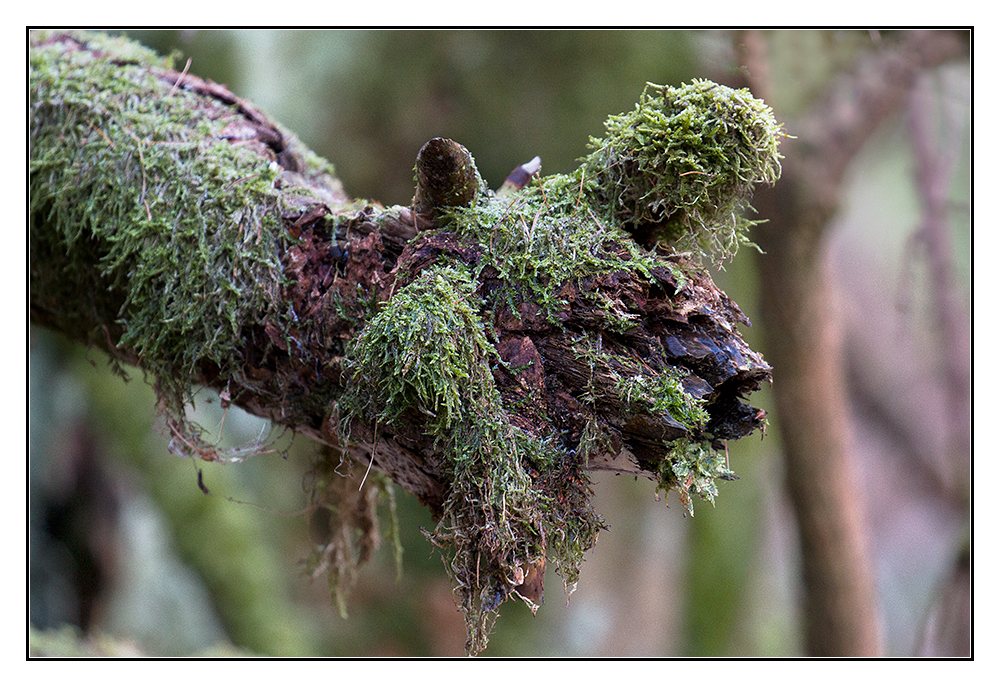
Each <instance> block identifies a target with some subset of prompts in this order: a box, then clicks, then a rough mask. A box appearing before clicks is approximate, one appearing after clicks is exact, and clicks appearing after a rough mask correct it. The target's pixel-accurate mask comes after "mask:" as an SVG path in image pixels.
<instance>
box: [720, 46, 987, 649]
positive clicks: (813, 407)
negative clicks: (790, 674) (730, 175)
mask: <svg viewBox="0 0 1000 687" xmlns="http://www.w3.org/2000/svg"><path fill="white" fill-rule="evenodd" d="M888 42H889V41H887V43H888ZM739 44H740V48H741V49H742V54H741V59H742V61H743V64H745V65H746V67H747V74H748V75H749V81H750V86H751V89H752V90H753V91H754V93H755V94H756V95H758V97H764V98H767V97H768V91H769V88H770V84H769V83H768V81H767V73H768V69H767V58H766V50H767V48H766V38H765V37H764V36H763V35H762V34H760V33H757V32H748V33H744V34H741V35H740V36H739ZM966 54H967V46H966V45H964V43H963V40H962V37H961V35H956V34H955V33H952V32H911V33H907V34H904V35H903V36H901V37H899V40H893V41H892V42H891V44H889V45H886V46H885V48H884V49H881V50H874V51H872V53H871V54H869V55H867V56H866V57H865V58H864V59H863V60H861V61H860V62H859V64H858V65H857V67H856V69H855V71H854V72H853V73H851V74H845V75H843V76H842V77H841V78H839V79H836V80H835V81H834V82H833V83H832V85H831V88H830V90H829V92H828V93H827V95H826V97H824V98H821V99H820V101H819V102H818V103H817V104H816V105H815V106H814V107H813V108H812V109H811V111H810V112H809V113H808V114H807V115H806V116H803V117H801V118H800V119H799V120H797V121H787V120H786V126H787V128H788V131H789V132H790V133H792V134H793V135H796V136H797V137H798V138H797V139H793V140H790V141H789V142H788V143H787V144H786V145H785V146H784V147H783V153H784V155H785V160H784V162H783V168H784V173H783V178H782V180H781V182H779V183H778V184H777V185H775V187H774V188H772V189H767V188H765V189H762V191H761V193H759V194H758V195H757V196H756V197H755V200H754V205H755V207H756V208H757V209H758V210H759V211H760V213H761V215H762V216H764V217H767V218H768V220H769V221H768V223H767V224H766V225H764V226H763V227H762V228H761V230H760V231H759V232H758V233H757V235H756V238H757V242H758V243H759V245H760V246H761V248H762V249H763V251H764V253H763V255H761V256H760V258H759V274H760V279H761V292H760V303H761V305H760V307H761V314H762V317H763V318H764V320H765V323H766V330H765V331H766V335H767V342H766V348H767V353H768V357H769V359H770V360H771V361H772V362H773V364H774V366H775V374H774V380H775V384H774V395H775V402H776V404H777V409H778V413H779V416H780V418H781V431H782V436H783V440H784V449H785V486H786V490H787V492H788V495H789V498H790V501H791V504H792V507H793V511H794V513H795V518H796V521H797V523H798V528H799V542H800V546H801V551H802V575H803V582H804V589H805V608H804V622H805V629H806V648H807V651H808V653H809V654H810V655H813V656H865V655H877V654H878V653H879V651H880V639H879V632H878V620H877V616H876V603H875V593H874V581H873V579H872V577H873V571H872V569H871V564H870V560H869V553H868V551H867V550H866V546H867V544H866V538H865V532H864V527H863V518H862V515H861V511H860V503H859V498H858V490H857V486H856V484H855V482H854V476H853V474H852V469H851V460H850V440H851V439H850V426H849V422H848V411H847V400H846V392H845V384H844V374H843V361H842V357H841V333H840V325H839V323H838V321H837V318H836V315H835V313H836V304H835V303H834V301H833V298H832V290H831V288H830V283H829V279H830V275H829V273H828V271H827V267H826V265H827V262H826V260H825V246H826V241H825V232H826V230H827V228H828V226H829V224H830V221H831V219H832V218H833V215H834V213H835V212H836V210H837V206H838V203H839V201H840V195H841V182H842V180H843V177H844V173H845V170H846V169H847V166H848V164H849V163H850V161H851V160H852V158H853V157H854V155H855V154H856V153H857V152H858V150H859V149H860V148H861V146H862V145H863V144H864V143H865V142H866V141H867V140H868V138H869V137H870V136H871V134H872V133H874V132H875V130H876V129H877V128H878V126H879V125H880V124H881V123H882V122H884V121H886V119H887V118H888V117H890V116H892V115H893V114H895V113H897V112H899V111H900V109H901V108H902V107H903V106H904V105H905V103H906V101H907V97H908V93H909V91H910V88H911V86H912V85H913V83H914V81H915V80H916V78H917V76H918V75H919V73H920V71H921V70H922V69H925V68H927V67H932V66H935V65H939V64H941V63H943V62H945V61H947V60H950V59H956V58H962V57H964V56H965V55H966Z"/></svg>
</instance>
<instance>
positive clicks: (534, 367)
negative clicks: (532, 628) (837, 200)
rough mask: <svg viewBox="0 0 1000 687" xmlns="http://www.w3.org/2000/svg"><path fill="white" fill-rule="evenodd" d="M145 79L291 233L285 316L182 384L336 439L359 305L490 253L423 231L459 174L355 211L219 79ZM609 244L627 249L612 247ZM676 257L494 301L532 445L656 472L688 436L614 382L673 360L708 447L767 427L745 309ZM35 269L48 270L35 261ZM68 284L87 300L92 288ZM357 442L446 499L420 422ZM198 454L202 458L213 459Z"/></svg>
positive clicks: (433, 503) (761, 377)
mask: <svg viewBox="0 0 1000 687" xmlns="http://www.w3.org/2000/svg"><path fill="white" fill-rule="evenodd" d="M71 43H73V41H72V40H69V41H67V45H69V44H71ZM72 49H79V48H78V47H73V48H72ZM157 74H158V76H159V77H160V81H161V82H162V85H163V91H164V93H165V94H166V93H168V92H169V91H171V90H174V89H185V90H188V91H190V92H193V93H196V94H198V95H199V96H200V97H201V99H202V100H201V101H200V103H199V104H198V105H197V106H193V107H194V109H193V111H192V113H191V115H192V121H194V120H195V118H196V117H197V116H212V117H219V116H225V117H229V118H232V121H231V122H230V123H229V124H228V125H227V128H226V134H225V140H228V141H229V142H230V143H231V144H233V145H240V146H243V147H244V148H246V149H247V150H250V151H253V152H254V153H255V154H258V155H260V156H261V157H263V158H264V159H266V160H267V161H268V162H273V163H276V164H278V165H279V166H280V167H281V168H282V169H283V173H282V176H281V180H280V183H278V184H277V186H276V187H277V188H278V190H279V191H280V192H281V194H282V196H283V203H282V204H281V207H283V208H285V211H284V216H283V221H284V230H285V231H286V232H287V234H288V236H290V237H293V238H294V241H285V242H283V244H282V246H281V249H280V250H281V254H280V260H281V262H282V264H283V265H284V271H285V277H286V282H285V283H284V284H283V285H281V286H280V287H275V286H273V285H261V287H262V288H272V289H273V288H280V289H281V292H282V298H283V300H285V301H287V302H288V303H290V304H291V310H290V312H291V313H293V314H294V317H292V318H290V319H291V321H281V322H278V321H267V322H246V323H244V324H243V333H242V340H243V341H244V348H243V350H242V351H240V352H239V364H240V365H241V367H242V372H243V375H244V379H243V380H242V383H241V380H237V379H220V378H219V372H218V369H217V367H216V366H215V365H213V364H208V363H206V364H201V365H199V366H197V367H196V370H195V373H194V375H193V377H192V379H191V380H190V381H191V383H192V384H194V385H196V386H204V387H207V388H213V389H216V390H218V391H220V392H224V393H226V394H227V398H228V399H231V402H232V403H234V404H236V405H239V406H241V407H243V408H245V409H246V410H248V411H250V412H251V413H254V414H256V415H259V416H262V417H266V418H270V419H271V420H273V421H274V422H275V423H277V424H278V425H281V426H286V427H290V428H291V429H293V430H295V431H297V432H301V433H304V434H307V435H309V436H312V437H314V438H316V439H318V440H319V441H321V442H324V443H326V444H330V445H334V446H337V445H340V444H341V436H340V433H339V431H338V430H339V426H338V425H339V420H340V418H339V417H338V415H337V406H336V400H337V398H338V396H339V395H340V394H341V393H342V392H343V390H344V388H345V385H346V384H347V383H348V377H349V374H350V373H349V371H348V370H347V369H345V360H344V358H343V355H344V352H345V342H347V341H349V340H350V339H352V338H353V337H354V336H356V335H357V334H358V332H359V331H360V329H361V327H363V325H364V318H365V317H367V316H368V315H369V312H370V311H369V309H370V308H371V305H372V304H373V303H376V302H385V301H387V300H388V299H390V298H391V296H392V295H393V294H394V293H396V292H397V291H398V290H399V289H400V288H402V287H403V286H405V284H407V283H409V282H410V281H412V280H413V279H415V278H416V277H417V276H418V275H419V274H420V273H421V271H423V270H425V269H427V268H430V267H432V266H434V265H435V264H437V263H438V262H439V261H441V260H443V259H447V260H450V261H453V262H454V261H458V262H462V263H465V264H468V265H475V264H477V261H478V260H479V259H480V257H481V256H482V255H483V253H484V251H485V250H488V248H486V247H483V246H479V245H476V244H474V243H469V242H466V241H463V240H461V239H460V238H459V237H457V236H455V235H453V234H450V233H447V232H425V233H421V232H422V230H424V229H427V228H428V227H429V226H433V223H434V217H435V215H436V212H435V211H434V210H435V208H434V203H435V202H438V203H440V202H447V201H441V200H440V199H441V198H446V197H448V193H447V190H446V189H445V190H442V188H441V186H442V185H441V184H437V183H436V182H435V181H434V179H433V177H434V175H435V174H438V173H440V174H443V175H445V176H447V175H449V174H452V173H453V172H454V171H455V170H454V169H450V171H449V165H448V164H444V165H443V166H441V167H437V166H435V165H423V166H422V168H421V171H422V173H423V175H424V179H423V181H422V184H423V185H426V186H429V187H433V188H435V189H436V190H435V191H434V192H433V193H421V192H420V191H418V193H417V200H418V201H419V202H418V205H419V210H420V211H421V212H414V211H413V210H412V209H411V208H403V207H395V208H384V207H381V206H379V205H377V204H368V205H364V206H361V205H359V204H355V203H353V202H352V201H351V200H350V199H349V198H348V197H347V196H346V194H345V193H344V192H343V189H342V188H341V186H340V182H339V181H338V180H337V179H336V178H334V177H332V176H330V175H328V174H325V173H322V172H317V171H316V170H315V169H313V168H310V167H309V165H308V164H307V163H306V157H305V155H306V151H305V150H304V148H303V147H302V146H301V144H300V143H299V142H298V141H297V140H295V139H294V138H293V137H291V136H289V135H288V134H287V133H286V132H285V131H284V130H283V129H282V128H281V127H280V126H278V125H277V124H276V123H273V122H271V121H270V120H268V119H267V117H266V116H265V115H263V114H262V113H260V112H259V111H258V110H256V109H255V108H254V107H253V106H252V105H250V104H249V103H247V102H245V101H243V100H242V99H240V98H238V97H236V96H235V95H233V94H232V93H230V92H229V91H228V90H227V89H226V88H224V87H223V86H220V85H218V84H214V83H211V82H208V81H204V80H201V79H199V78H197V77H195V76H192V75H190V74H183V73H178V72H176V71H172V70H157ZM226 108H228V110H227V109H226ZM223 110H225V114H224V115H222V114H220V112H222V111H223ZM192 130H194V129H192ZM440 145H441V144H439V143H436V144H435V148H437V147H438V146H440ZM447 148H448V146H447V144H445V145H444V148H443V150H439V151H438V152H439V153H442V155H440V156H438V157H439V158H440V159H445V160H447V159H450V160H452V161H453V163H455V164H464V161H465V159H466V156H467V153H465V155H464V156H463V155H462V154H460V153H461V151H458V152H456V151H454V150H453V151H451V153H454V154H450V153H449V151H448V149H447ZM435 169H437V171H436V172H435ZM442 170H443V171H442ZM460 177H461V178H462V179H463V180H464V183H465V184H466V187H468V185H469V184H472V183H473V181H474V179H473V178H472V177H471V176H470V175H469V174H468V173H465V174H462V175H460ZM444 185H445V186H446V185H447V184H444ZM425 190H426V189H425ZM458 195H459V197H460V198H461V202H463V203H465V202H468V201H469V200H471V197H470V195H469V194H468V193H466V192H465V191H463V192H462V193H460V194H458ZM435 199H438V200H435ZM331 218H333V221H330V219H331ZM625 240H627V239H625ZM604 248H605V249H606V250H608V251H616V250H617V251H621V250H623V249H622V247H621V246H620V245H616V244H614V242H613V241H609V242H607V243H606V245H605V246H604ZM671 260H673V261H674V262H675V263H677V264H678V265H680V266H682V267H684V268H685V270H686V271H687V274H688V277H689V278H688V279H687V281H686V282H685V283H679V282H678V281H677V279H676V277H675V276H674V274H673V273H672V272H671V271H670V270H668V269H666V268H665V267H663V268H657V269H656V270H655V271H654V274H653V275H652V279H651V278H650V276H648V275H643V274H639V273H637V272H628V271H618V272H613V273H608V274H596V275H591V276H589V277H587V278H584V279H581V280H579V281H578V282H567V283H565V284H561V285H555V288H556V289H557V292H558V295H559V297H560V298H562V299H563V300H564V301H565V305H564V306H562V307H561V309H559V310H558V311H557V312H556V313H555V314H554V316H553V317H549V316H546V315H543V314H542V312H541V309H540V307H539V305H538V304H537V303H534V302H532V301H531V300H530V298H525V299H523V300H519V301H513V302H512V301H506V300H501V301H499V302H501V303H503V304H504V305H502V306H496V309H495V310H494V311H491V310H486V311H484V312H482V313H480V315H481V317H482V318H483V319H484V320H485V321H486V322H487V323H489V324H491V325H492V328H493V329H492V331H493V332H495V334H494V340H495V344H496V346H497V350H498V353H499V355H500V357H501V358H503V359H504V360H505V361H506V362H509V363H512V365H511V366H510V367H505V366H502V365H498V366H496V367H495V374H494V381H495V383H496V386H497V388H498V389H499V391H500V393H501V396H502V398H503V399H504V401H505V405H506V406H507V408H508V410H509V413H510V415H511V421H512V422H513V423H514V424H515V425H517V426H518V427H520V428H521V429H523V430H525V431H527V432H530V433H532V434H534V435H535V436H537V437H538V438H541V439H550V438H553V437H554V438H555V439H556V441H558V442H559V443H560V444H561V445H562V446H564V447H567V460H571V461H575V464H577V465H578V466H579V465H585V467H586V468H588V469H590V470H601V469H604V470H613V471H616V472H623V473H630V474H637V475H639V474H641V475H644V476H647V477H651V478H652V477H654V475H655V472H656V470H657V467H658V466H659V463H660V462H661V461H662V460H663V457H664V453H665V448H664V445H663V443H664V441H668V440H671V439H674V438H679V437H682V436H685V434H686V430H685V429H684V428H683V427H681V426H680V425H679V424H678V423H677V422H676V421H675V420H673V418H671V417H670V416H669V415H666V414H652V413H650V412H649V411H648V409H647V410H643V409H642V408H639V407H635V406H626V405H625V404H623V403H622V399H621V392H620V391H618V390H616V389H615V382H616V379H618V378H620V377H623V376H626V377H627V376H642V377H646V378H649V379H655V378H656V377H657V375H658V374H659V373H661V372H663V371H665V370H668V369H671V368H680V367H683V368H685V369H687V370H688V371H689V373H690V374H689V375H688V377H687V378H686V379H685V380H684V384H685V386H686V387H687V390H688V391H689V393H691V394H693V395H695V396H696V397H699V398H704V399H706V400H707V401H709V402H710V405H709V410H710V413H711V414H712V421H711V422H710V423H709V430H710V431H711V433H712V435H713V437H714V439H715V441H716V442H717V444H718V445H719V446H720V447H721V445H722V442H724V441H725V440H726V439H735V438H739V437H742V436H745V435H747V434H749V433H751V432H752V431H754V430H755V429H758V428H760V427H762V426H763V413H762V412H760V411H758V410H756V409H754V408H751V407H749V406H748V405H746V404H744V403H743V397H745V396H746V395H747V394H749V393H750V392H752V391H753V390H755V389H757V388H759V386H760V384H761V383H762V382H765V381H769V380H770V367H769V366H768V365H767V363H765V362H764V360H763V359H762V358H761V356H760V355H759V354H757V353H755V352H754V351H752V350H751V349H750V348H749V347H748V346H747V345H746V344H745V342H744V341H743V339H742V338H741V336H740V335H739V333H738V331H737V328H738V326H739V325H740V324H748V321H747V319H746V317H745V316H744V315H743V313H742V312H741V311H740V310H739V308H738V307H737V306H736V304H735V303H733V302H732V301H731V300H730V299H729V298H728V297H726V295H725V294H723V293H722V292H721V291H719V290H718V289H717V288H716V286H715V285H714V284H713V283H712V281H711V279H710V277H709V276H708V274H707V273H706V272H703V271H699V270H697V269H695V267H694V266H692V265H689V264H687V263H686V262H685V261H684V259H683V258H680V257H676V258H671ZM94 265H95V266H94V271H95V276H94V279H93V281H94V283H95V284H98V285H99V284H100V283H101V277H100V276H99V275H98V267H97V259H95V263H94ZM38 267H39V268H40V271H44V268H45V266H42V265H40V266H38ZM500 286H501V283H500V278H499V275H497V274H495V273H493V272H491V270H490V269H485V270H483V271H482V272H481V274H480V283H479V293H480V295H482V296H484V298H487V300H486V302H489V301H488V296H489V294H490V293H491V292H492V291H495V290H496V289H497V288H499V287H500ZM95 288H99V287H95ZM78 291H79V293H78V295H79V296H80V297H81V298H84V297H85V291H86V290H85V289H84V290H78ZM594 294H599V297H592V296H593V295H594ZM44 297H45V294H44V293H43V292H40V289H38V288H37V287H35V285H33V288H32V293H31V299H32V318H33V321H38V322H40V323H43V324H44V325H46V326H49V327H51V328H54V329H56V330H60V331H63V332H64V333H66V334H67V335H70V336H76V338H77V339H78V340H82V341H84V342H86V343H89V344H91V345H96V346H98V347H101V348H105V349H107V350H108V352H109V353H110V354H111V355H112V356H113V357H114V358H116V359H119V360H122V361H124V362H127V363H130V364H134V363H136V362H138V357H137V356H136V355H135V354H134V352H132V351H128V350H122V349H121V348H120V347H118V346H117V345H116V344H115V342H114V341H112V340H111V338H112V337H110V336H101V337H94V336H92V335H89V334H88V332H92V331H107V330H106V329H105V328H106V327H110V328H111V331H112V333H114V332H115V331H116V327H117V325H115V323H114V321H113V319H114V318H113V317H111V318H110V319H109V318H107V317H104V318H102V316H100V315H99V314H98V313H92V314H90V315H89V316H85V317H89V319H88V321H87V322H85V323H83V324H80V323H76V324H75V325H74V327H73V328H72V330H70V329H67V328H65V327H63V326H61V324H60V317H62V316H63V314H65V313H71V312H77V313H79V312H81V311H85V309H83V308H76V307H74V304H72V303H62V304H60V306H59V307H53V308H51V309H44V316H43V309H41V308H40V307H36V306H38V304H40V303H41V302H42V300H44ZM508 303H510V305H507V304H508ZM512 308H513V310H512ZM609 309H610V310H609ZM612 311H613V312H612ZM611 315H613V317H611ZM77 316H78V315H77ZM622 317H628V318H630V319H631V320H632V322H634V326H632V327H631V328H629V329H626V330H624V331H608V326H609V323H610V322H615V321H617V322H621V321H622V320H621V318H622ZM105 319H108V320H109V321H105ZM598 336H600V337H601V340H602V346H603V348H602V350H603V351H604V352H606V353H613V354H614V355H615V356H616V358H615V360H616V361H615V362H613V363H601V364H597V365H594V364H592V362H590V361H588V360H587V358H586V356H585V355H582V354H583V353H584V352H585V349H586V348H587V346H584V345H582V344H579V343H578V342H579V341H580V340H581V339H583V338H586V339H587V340H589V341H594V340H596V338H597V337H598ZM114 338H116V339H117V337H114ZM527 363H531V365H527ZM616 375H617V377H616ZM593 419H596V420H597V422H598V423H599V427H600V429H601V434H602V435H603V437H604V440H603V442H602V444H601V449H602V450H601V451H597V452H595V453H594V454H593V455H576V454H575V453H574V452H573V450H572V448H573V447H575V446H576V445H577V443H578V442H579V440H580V437H581V435H582V433H583V432H584V430H585V427H586V426H587V423H588V420H593ZM181 438H183V437H181ZM352 440H353V441H352V443H351V444H349V445H348V446H345V447H344V448H345V449H346V450H347V451H348V452H349V454H350V455H351V456H353V457H354V458H355V459H357V460H358V461H359V462H360V463H362V464H363V465H366V466H367V465H373V466H374V467H375V468H376V469H379V470H381V471H383V472H385V473H386V474H387V475H389V476H390V477H391V478H392V479H393V480H394V481H396V482H397V483H398V484H400V485H401V486H402V487H404V488H405V489H407V490H408V491H410V492H412V493H414V494H415V495H417V496H418V498H419V499H420V500H421V501H422V502H423V503H425V504H426V505H428V506H429V507H430V509H431V510H432V512H434V513H435V514H439V512H440V507H441V504H442V502H443V501H444V499H445V496H446V485H445V484H444V483H443V480H444V477H443V475H444V470H443V466H442V464H441V460H442V459H441V456H440V455H439V454H438V452H437V451H436V447H435V438H434V437H430V436H427V435H426V434H425V433H424V432H422V431H421V429H420V424H419V423H418V422H414V423H412V424H409V425H407V424H405V423H401V424H399V425H398V426H396V427H393V428H391V429H390V428H383V427H363V426H360V425H359V424H358V423H357V422H355V426H354V427H353V432H352ZM199 453H200V454H201V455H202V457H204V458H207V459H211V458H212V451H211V450H210V449H207V450H200V451H199ZM576 472H578V470H577V471H576Z"/></svg>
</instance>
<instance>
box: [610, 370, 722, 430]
mask: <svg viewBox="0 0 1000 687" xmlns="http://www.w3.org/2000/svg"><path fill="white" fill-rule="evenodd" d="M683 376H684V375H683V373H682V372H681V371H680V370H672V369H671V370H666V371H664V372H661V373H660V374H659V375H657V376H656V377H653V378H650V377H644V376H640V375H636V376H632V377H628V378H626V379H623V380H621V381H620V382H619V383H618V388H617V390H618V392H619V393H620V394H621V398H622V400H623V401H624V402H625V403H626V404H627V405H629V406H638V407H640V408H641V412H643V413H645V414H651V415H661V414H664V413H665V414H667V415H669V416H670V417H672V418H673V419H674V420H676V421H677V422H679V423H680V424H682V425H683V426H684V427H685V428H686V429H687V430H688V431H690V432H692V433H700V432H701V431H702V430H704V428H705V423H707V422H708V420H709V416H708V411H706V410H705V404H704V402H703V401H701V400H699V399H697V398H695V397H694V396H692V395H691V394H689V393H687V392H686V391H685V390H684V385H683V383H682V381H681V380H682V379H683Z"/></svg>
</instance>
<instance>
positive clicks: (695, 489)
mask: <svg viewBox="0 0 1000 687" xmlns="http://www.w3.org/2000/svg"><path fill="white" fill-rule="evenodd" d="M665 458H666V459H665V460H664V461H663V463H662V464H661V466H660V470H659V474H658V476H657V477H658V478H657V485H656V491H657V493H659V492H660V491H663V492H669V491H670V489H674V490H676V491H677V495H678V496H679V497H680V500H681V504H682V505H683V506H684V508H685V509H686V510H687V513H688V514H689V515H692V516H693V515H694V504H693V503H692V502H691V494H692V493H695V494H698V495H699V496H701V497H702V498H703V499H705V500H706V501H709V502H711V503H712V504H714V503H715V497H716V496H718V495H719V489H718V487H717V486H716V485H715V480H716V479H725V480H730V479H734V478H735V475H734V474H733V473H732V472H731V471H730V470H729V466H728V465H727V463H726V458H725V456H724V455H723V454H722V453H720V452H719V451H716V450H715V449H714V448H712V444H711V442H710V441H707V440H705V441H690V440H688V439H677V440H676V441H672V442H669V443H667V454H666V457H665Z"/></svg>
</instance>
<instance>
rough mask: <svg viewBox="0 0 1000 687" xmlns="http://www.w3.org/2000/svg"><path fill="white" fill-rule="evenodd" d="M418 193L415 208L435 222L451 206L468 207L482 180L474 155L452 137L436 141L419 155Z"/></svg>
mask: <svg viewBox="0 0 1000 687" xmlns="http://www.w3.org/2000/svg"><path fill="white" fill-rule="evenodd" d="M416 169H417V192H416V194H415V195H414V197H413V209H414V210H415V211H416V212H417V214H419V215H423V216H424V217H426V218H428V219H433V218H434V217H435V216H437V215H439V214H440V213H441V211H442V210H444V209H445V208H449V207H469V206H471V205H472V203H473V201H474V200H475V199H476V195H477V194H478V193H479V188H480V186H481V184H482V179H481V178H480V177H479V172H477V171H476V163H475V161H474V160H473V159H472V155H470V154H469V151H468V150H466V149H465V148H464V147H463V146H461V145H459V144H458V143H455V141H452V140H451V139H450V138H433V139H431V140H430V141H428V142H427V143H425V144H424V147H423V148H421V149H420V152H419V153H418V154H417V168H416Z"/></svg>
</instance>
